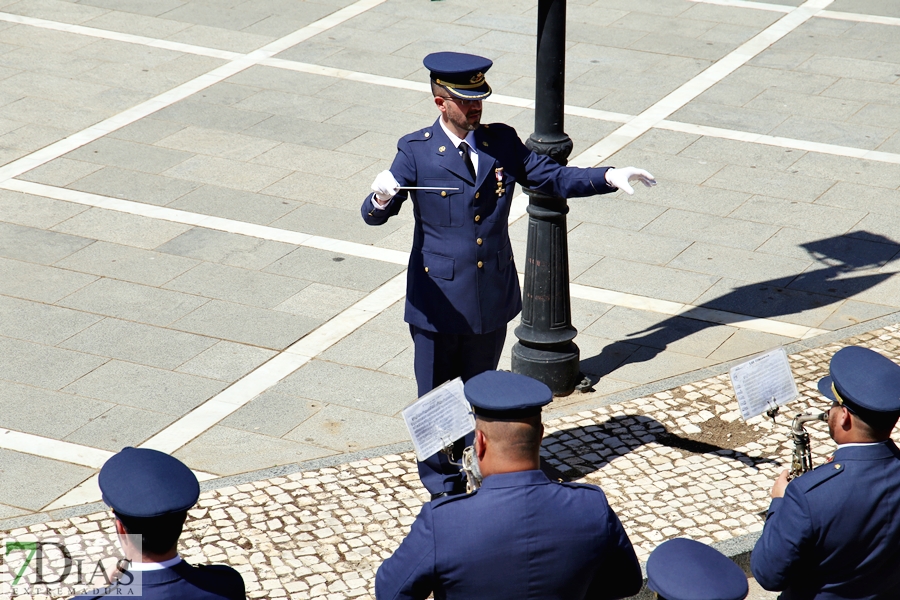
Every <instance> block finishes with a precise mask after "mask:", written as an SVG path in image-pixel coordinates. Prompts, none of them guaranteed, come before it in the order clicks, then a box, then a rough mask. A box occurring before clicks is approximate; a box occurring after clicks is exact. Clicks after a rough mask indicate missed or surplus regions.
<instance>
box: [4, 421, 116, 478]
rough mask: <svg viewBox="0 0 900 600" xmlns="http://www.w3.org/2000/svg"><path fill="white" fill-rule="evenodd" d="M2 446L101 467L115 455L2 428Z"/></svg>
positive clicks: (97, 449)
mask: <svg viewBox="0 0 900 600" xmlns="http://www.w3.org/2000/svg"><path fill="white" fill-rule="evenodd" d="M0 448H3V449H4V450H13V451H15V452H23V453H25V454H33V455H35V456H42V457H44V458H52V459H53V460H60V461H63V462H68V463H72V464H75V465H81V466H84V467H91V468H94V469H99V468H100V467H102V466H103V463H105V462H106V460H107V459H108V458H109V457H110V456H112V455H113V453H112V452H109V451H108V450H100V449H99V448H91V447H89V446H82V445H80V444H73V443H71V442H63V441H61V440H55V439H52V438H47V437H43V436H40V435H34V434H31V433H22V432H21V431H13V430H11V429H3V428H0Z"/></svg>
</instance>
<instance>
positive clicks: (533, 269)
mask: <svg viewBox="0 0 900 600" xmlns="http://www.w3.org/2000/svg"><path fill="white" fill-rule="evenodd" d="M570 143H571V142H570ZM525 192H526V193H527V194H528V196H529V198H530V201H529V204H528V246H527V249H526V253H525V285H524V288H523V290H522V296H523V298H522V322H521V324H520V325H519V326H518V327H516V331H515V333H516V337H517V338H519V341H518V342H517V343H516V344H515V345H514V346H513V348H512V370H513V372H515V373H521V374H523V375H528V376H529V377H533V378H535V379H537V380H539V381H542V382H544V383H545V384H547V386H548V387H549V388H550V389H551V390H552V391H553V393H554V394H555V395H557V396H565V395H567V394H570V393H572V391H573V390H574V389H575V387H576V385H578V383H579V382H580V380H581V378H580V377H579V370H578V365H579V359H580V356H579V352H578V346H576V345H575V343H574V342H573V341H572V340H573V339H574V338H575V336H576V335H577V333H578V331H577V330H576V329H575V328H574V327H573V326H572V314H571V313H572V311H571V302H570V299H569V248H568V242H567V237H566V213H568V212H569V207H568V205H567V204H566V200H565V198H555V197H553V196H545V195H544V194H540V193H538V192H534V191H532V190H525Z"/></svg>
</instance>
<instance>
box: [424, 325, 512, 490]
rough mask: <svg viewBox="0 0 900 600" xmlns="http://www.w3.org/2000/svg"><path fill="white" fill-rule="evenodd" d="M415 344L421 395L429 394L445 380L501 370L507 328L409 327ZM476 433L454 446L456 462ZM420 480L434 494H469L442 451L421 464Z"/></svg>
mask: <svg viewBox="0 0 900 600" xmlns="http://www.w3.org/2000/svg"><path fill="white" fill-rule="evenodd" d="M409 332H410V334H412V338H413V342H414V344H415V359H414V362H415V369H416V383H417V384H418V386H419V396H422V395H423V394H427V393H428V392H430V391H431V390H433V389H434V388H436V387H437V386H439V385H441V384H442V383H444V382H445V381H450V380H451V379H455V378H457V377H462V380H463V381H467V380H468V379H470V378H472V377H474V376H475V375H478V374H479V373H483V372H485V371H490V370H492V369H496V368H497V364H498V363H499V362H500V353H501V351H502V350H503V342H504V341H505V340H506V327H502V328H500V329H497V330H496V331H491V332H489V333H478V334H467V335H466V334H463V335H457V334H449V333H437V332H434V331H428V330H425V329H421V328H419V327H416V326H415V325H410V326H409ZM473 436H474V434H471V433H470V434H469V435H467V436H466V437H465V438H464V439H462V440H457V442H456V443H455V444H454V452H453V455H454V459H455V461H458V460H459V458H460V456H461V455H462V449H463V448H465V447H466V446H470V445H472V441H473ZM418 466H419V478H420V479H421V480H422V484H423V485H424V486H425V489H427V490H428V491H429V492H431V493H432V494H440V493H443V492H446V493H448V494H456V493H463V492H465V491H466V482H465V478H464V477H463V475H462V474H461V473H460V471H459V467H457V466H456V465H453V464H452V463H451V462H450V460H449V458H448V457H447V455H446V454H444V453H442V452H438V453H437V454H433V455H432V456H429V457H428V458H427V459H425V461H424V462H420V463H419V465H418Z"/></svg>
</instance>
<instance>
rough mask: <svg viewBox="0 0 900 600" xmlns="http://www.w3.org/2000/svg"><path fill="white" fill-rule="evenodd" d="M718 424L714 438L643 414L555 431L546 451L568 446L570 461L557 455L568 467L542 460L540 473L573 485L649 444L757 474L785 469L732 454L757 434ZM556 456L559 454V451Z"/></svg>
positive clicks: (771, 461)
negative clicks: (674, 429) (767, 468)
mask: <svg viewBox="0 0 900 600" xmlns="http://www.w3.org/2000/svg"><path fill="white" fill-rule="evenodd" d="M715 421H716V422H719V423H717V426H716V428H715V430H716V431H715V433H714V434H709V433H707V432H705V431H701V433H699V434H696V435H691V436H681V435H677V434H674V433H671V432H669V431H668V430H667V429H666V427H665V425H663V424H662V423H660V422H659V421H657V420H656V419H653V418H651V417H647V416H645V415H617V416H613V417H610V418H609V419H608V420H607V421H604V422H603V423H599V424H597V425H591V426H589V427H574V428H571V429H565V430H562V431H556V432H553V433H550V434H548V435H547V436H545V437H544V441H543V444H542V445H543V448H544V449H550V448H552V447H554V446H555V445H557V444H561V445H563V446H565V447H566V449H567V450H569V451H570V452H571V456H564V457H558V456H557V458H558V459H559V460H561V461H563V462H564V463H565V465H566V467H568V468H560V467H555V466H553V465H551V464H549V463H547V462H546V461H545V460H544V458H543V457H542V459H541V470H542V471H544V473H546V474H547V476H548V477H549V478H550V479H553V480H562V481H573V480H575V479H579V478H581V477H584V476H585V475H586V474H588V473H592V472H594V471H598V470H600V469H602V468H603V467H604V466H605V465H607V464H608V463H609V462H610V461H611V460H612V459H614V458H617V457H619V456H625V455H627V454H628V453H630V452H632V451H634V450H636V449H637V448H639V447H641V446H643V445H644V444H647V443H651V442H652V443H657V444H660V445H663V446H668V447H670V448H677V449H679V450H683V451H684V452H687V453H690V454H709V455H713V456H719V457H721V458H725V459H731V460H737V461H740V462H741V463H743V464H745V465H747V466H748V467H752V468H754V469H758V468H759V465H761V464H776V465H779V464H781V461H780V460H776V459H772V458H765V457H753V456H749V455H748V454H746V453H744V452H740V451H738V450H735V449H734V448H736V447H740V446H742V445H744V444H745V443H746V442H749V441H752V440H754V439H756V437H757V435H758V433H757V432H755V431H753V430H751V429H750V427H748V426H747V425H746V424H744V423H743V422H738V423H735V424H734V426H733V427H726V428H724V429H723V428H722V427H721V426H720V424H721V423H724V421H721V420H720V419H718V418H715ZM703 426H704V423H700V424H699V425H698V427H700V429H701V430H703V429H704V427H703ZM726 430H727V431H726ZM729 431H730V433H728V432H729ZM616 440H617V441H616ZM553 454H554V455H557V454H558V452H553ZM594 457H596V458H594Z"/></svg>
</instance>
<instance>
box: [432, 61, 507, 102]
mask: <svg viewBox="0 0 900 600" xmlns="http://www.w3.org/2000/svg"><path fill="white" fill-rule="evenodd" d="M422 62H423V63H424V64H425V68H426V69H428V70H429V71H431V80H432V81H433V82H435V83H436V84H438V85H439V86H441V87H443V88H444V89H446V90H447V91H448V92H449V93H450V94H452V95H453V96H456V97H457V98H462V99H464V100H483V99H484V98H487V97H488V96H490V95H491V86H489V85H488V84H487V81H486V80H485V78H484V74H485V73H487V70H488V69H490V68H491V65H493V64H494V63H493V62H491V61H490V60H489V59H487V58H484V57H483V56H475V55H474V54H463V53H461V52H434V53H432V54H429V55H428V56H426V57H425V59H424V60H423V61H422Z"/></svg>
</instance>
